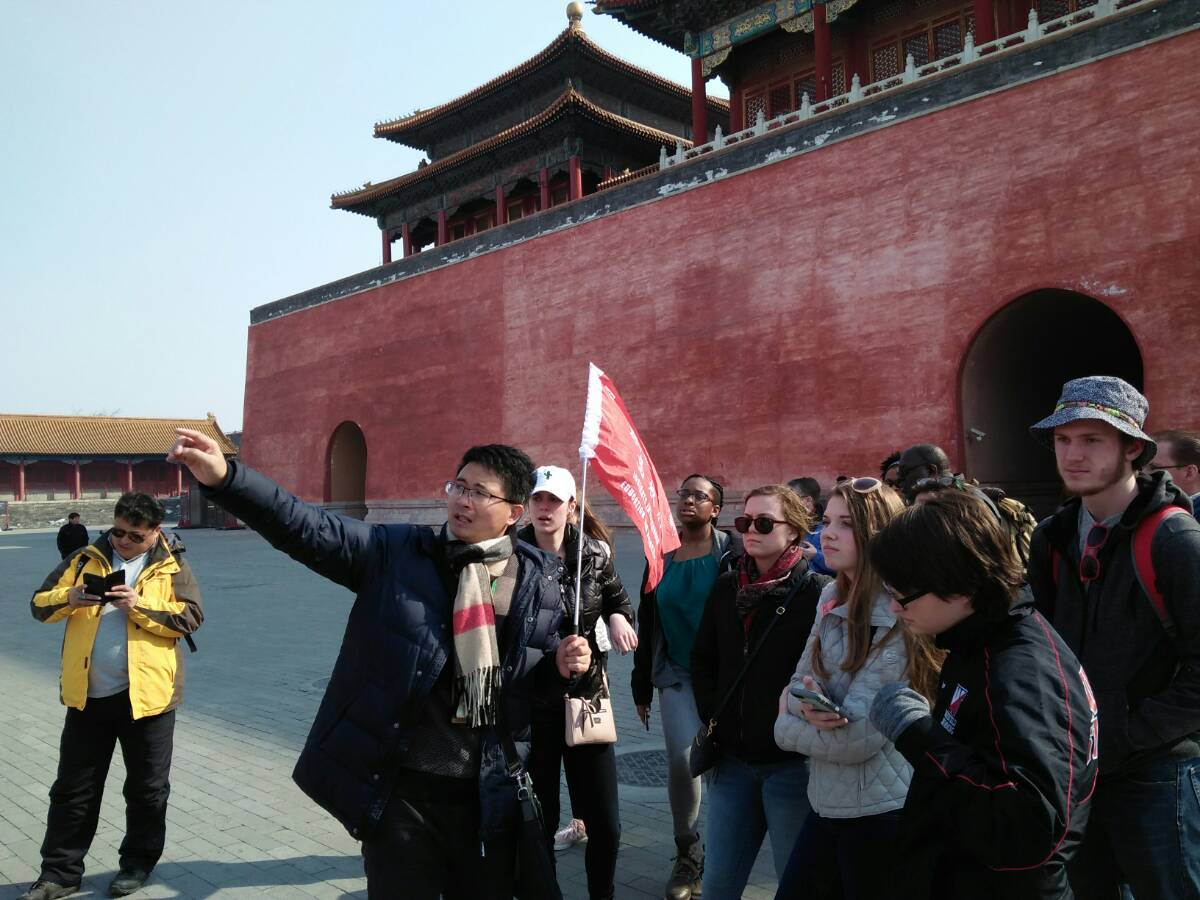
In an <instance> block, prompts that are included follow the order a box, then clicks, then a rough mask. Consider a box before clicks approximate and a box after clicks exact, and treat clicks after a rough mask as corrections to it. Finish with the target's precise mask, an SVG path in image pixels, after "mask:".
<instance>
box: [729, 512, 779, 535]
mask: <svg viewBox="0 0 1200 900" xmlns="http://www.w3.org/2000/svg"><path fill="white" fill-rule="evenodd" d="M787 524H788V523H787V522H785V521H783V520H782V519H772V518H771V517H770V516H755V517H754V518H753V519H752V518H750V517H749V516H738V517H737V518H736V519H734V520H733V527H734V528H736V529H737V531H738V534H748V533H749V531H750V528H751V526H753V528H754V530H755V531H757V532H758V533H759V534H770V533H771V532H772V531H774V530H775V526H776V525H787Z"/></svg>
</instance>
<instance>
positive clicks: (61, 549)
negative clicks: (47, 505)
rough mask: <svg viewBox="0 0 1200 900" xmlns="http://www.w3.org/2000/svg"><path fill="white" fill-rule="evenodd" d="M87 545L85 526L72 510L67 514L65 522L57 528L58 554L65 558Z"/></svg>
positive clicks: (77, 514)
mask: <svg viewBox="0 0 1200 900" xmlns="http://www.w3.org/2000/svg"><path fill="white" fill-rule="evenodd" d="M87 545H88V530H87V527H86V526H85V525H84V524H83V523H82V522H80V521H79V513H77V512H73V513H71V514H70V515H68V516H67V524H66V525H64V526H63V527H62V528H60V529H58V555H59V556H61V557H62V558H63V559H66V558H67V557H68V556H70V555H71V554H72V553H74V552H75V551H76V550H82V549H83V548H84V547H86V546H87Z"/></svg>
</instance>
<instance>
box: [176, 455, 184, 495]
mask: <svg viewBox="0 0 1200 900" xmlns="http://www.w3.org/2000/svg"><path fill="white" fill-rule="evenodd" d="M175 496H177V497H182V496H183V466H181V465H180V464H179V463H176V464H175Z"/></svg>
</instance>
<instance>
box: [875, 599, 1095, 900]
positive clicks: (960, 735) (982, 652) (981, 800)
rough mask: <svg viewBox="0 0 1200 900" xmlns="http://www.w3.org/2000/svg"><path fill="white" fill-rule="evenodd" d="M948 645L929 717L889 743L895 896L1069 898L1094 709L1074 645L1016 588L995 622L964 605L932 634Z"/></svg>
mask: <svg viewBox="0 0 1200 900" xmlns="http://www.w3.org/2000/svg"><path fill="white" fill-rule="evenodd" d="M937 643H938V646H939V647H942V648H943V649H946V650H949V651H950V655H949V656H948V657H947V658H946V662H945V664H944V665H943V667H942V673H941V677H940V679H939V684H938V695H937V702H936V703H935V705H934V707H933V715H932V717H931V718H927V719H922V720H921V721H919V722H918V723H917V724H915V725H912V726H910V727H909V728H907V729H906V730H905V731H904V733H903V734H901V735H900V739H899V740H898V741H897V742H896V747H897V749H898V750H899V751H900V752H901V753H903V754H904V757H905V758H906V759H907V760H908V761H909V762H910V763H911V764H912V766H913V779H912V784H911V785H910V786H909V791H908V799H907V801H906V802H905V804H904V812H903V818H902V822H901V828H900V838H899V840H900V859H901V860H902V863H901V866H902V873H901V883H902V888H903V889H902V891H901V892H900V896H903V897H912V898H916V897H921V898H947V900H949V898H954V900H961V898H966V897H969V898H972V900H991V898H1012V900H1018V898H1019V900H1042V898H1067V897H1070V896H1071V893H1070V889H1069V887H1068V884H1067V872H1066V861H1067V860H1068V859H1069V858H1070V857H1071V856H1072V855H1073V853H1074V852H1075V849H1076V848H1077V847H1078V845H1079V841H1080V839H1081V838H1082V837H1083V832H1084V828H1085V826H1086V825H1087V814H1088V808H1089V804H1088V801H1089V800H1090V798H1091V794H1092V791H1093V789H1094V788H1095V784H1096V777H1097V774H1098V771H1099V768H1098V766H1097V746H1098V744H1097V715H1096V705H1095V701H1094V700H1093V698H1092V695H1091V689H1090V688H1089V687H1088V685H1087V680H1086V677H1085V676H1084V675H1083V670H1082V668H1081V667H1080V665H1079V663H1078V661H1077V660H1076V659H1075V656H1074V654H1072V653H1071V651H1070V650H1069V649H1068V648H1067V646H1066V644H1064V643H1063V640H1062V638H1060V637H1059V636H1058V633H1057V632H1055V631H1054V629H1053V628H1051V627H1050V625H1049V623H1048V622H1047V621H1046V620H1045V619H1044V618H1042V616H1041V615H1039V614H1038V613H1037V612H1035V611H1034V609H1033V605H1032V602H1031V601H1030V600H1028V599H1027V595H1024V596H1023V597H1022V599H1021V600H1020V601H1019V602H1018V603H1017V604H1015V605H1014V606H1013V608H1012V609H1011V610H1009V612H1008V615H1007V616H1006V617H1005V618H1003V619H1001V620H1000V621H994V620H993V621H989V620H987V619H985V618H984V617H983V615H982V614H979V613H976V614H975V615H973V616H971V617H970V618H968V619H966V620H964V621H962V622H960V623H959V624H958V625H956V626H954V628H952V629H950V630H949V631H947V632H945V633H943V634H941V635H939V636H938V638H937Z"/></svg>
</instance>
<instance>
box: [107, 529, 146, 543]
mask: <svg viewBox="0 0 1200 900" xmlns="http://www.w3.org/2000/svg"><path fill="white" fill-rule="evenodd" d="M108 533H109V535H110V536H111V537H115V538H129V539H130V540H131V541H133V542H134V543H135V544H144V543H145V542H146V538H148V537H150V535H148V534H142V533H141V532H138V531H126V530H125V529H124V528H117V527H116V526H115V525H114V526H113V527H112V528H110V529H108Z"/></svg>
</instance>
